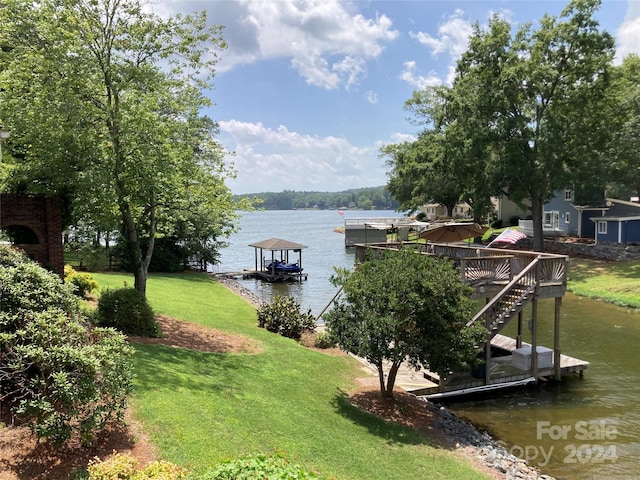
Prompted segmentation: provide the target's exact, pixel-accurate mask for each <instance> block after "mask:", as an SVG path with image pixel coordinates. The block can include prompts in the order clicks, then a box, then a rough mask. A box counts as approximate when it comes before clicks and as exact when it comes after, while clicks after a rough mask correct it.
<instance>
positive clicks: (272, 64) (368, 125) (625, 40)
mask: <svg viewBox="0 0 640 480" xmlns="http://www.w3.org/2000/svg"><path fill="white" fill-rule="evenodd" d="M566 4H567V2H565V1H556V0H547V1H539V0H538V1H516V0H510V1H506V0H504V1H489V0H486V1H478V0H466V1H460V0H457V1H455V0H452V1H433V0H423V1H418V0H415V1H333V0H304V1H285V0H216V1H213V0H200V1H197V0H156V2H154V4H153V5H154V7H153V8H154V10H156V12H157V13H160V14H163V15H164V14H168V13H178V12H180V13H190V12H195V11H201V10H207V11H208V17H209V21H210V22H211V23H214V24H218V25H224V26H225V30H224V38H225V41H226V42H227V43H228V44H229V48H228V49H226V50H224V51H222V52H221V53H220V55H219V57H220V61H219V63H218V68H217V72H216V77H215V83H216V89H215V90H214V91H212V92H211V98H212V100H213V101H214V102H215V107H213V108H211V109H210V110H208V111H207V112H206V113H207V114H208V115H209V116H210V117H211V118H213V119H214V120H216V121H217V122H219V124H220V135H219V140H220V141H221V143H222V144H223V145H224V146H225V147H226V148H227V149H228V150H229V151H233V152H235V155H233V156H229V157H228V161H230V162H233V164H234V166H235V169H236V171H237V178H235V179H229V180H228V181H227V185H228V186H229V187H230V188H231V190H232V191H233V193H236V194H241V193H257V192H266V191H270V192H280V191H282V190H296V191H302V190H304V191H341V190H346V189H349V188H361V187H372V186H380V185H384V184H386V181H387V177H386V173H387V167H386V166H385V165H384V160H383V159H381V158H380V157H379V148H380V146H382V145H384V144H388V143H399V142H401V141H403V140H405V139H410V138H412V136H414V135H415V134H416V133H417V131H418V127H416V126H414V125H412V124H411V123H409V122H408V121H407V116H408V114H407V112H405V111H404V110H403V104H404V102H405V101H406V100H407V99H408V98H410V97H411V94H412V92H413V91H414V90H416V89H421V88H424V86H426V85H436V84H443V83H444V84H447V83H448V82H449V81H450V79H451V75H452V69H453V67H454V66H455V62H456V60H457V59H458V58H459V56H460V54H461V53H462V52H464V51H465V50H466V45H467V40H468V36H469V34H470V32H471V26H472V25H473V24H474V23H475V22H478V23H480V24H481V25H482V24H486V22H487V19H488V18H489V17H490V16H491V15H493V14H494V13H498V14H500V15H502V16H504V17H506V18H508V19H509V20H510V21H511V22H512V24H513V25H514V26H518V25H521V24H522V23H526V22H533V23H535V22H536V21H537V20H539V19H540V18H541V17H542V16H543V15H544V14H545V13H548V14H550V15H558V14H559V13H560V12H561V11H562V9H563V8H564V7H565V6H566ZM597 18H598V20H599V22H600V25H601V27H602V28H604V29H606V30H607V31H608V32H609V33H611V34H612V35H614V36H615V38H616V48H617V58H616V61H617V62H619V61H620V59H621V58H623V57H624V56H625V55H627V54H629V53H640V0H604V1H603V3H602V6H601V7H600V10H599V12H598V14H597Z"/></svg>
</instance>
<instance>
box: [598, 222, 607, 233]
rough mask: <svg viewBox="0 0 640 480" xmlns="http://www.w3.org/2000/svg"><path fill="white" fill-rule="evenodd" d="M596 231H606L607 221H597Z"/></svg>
mask: <svg viewBox="0 0 640 480" xmlns="http://www.w3.org/2000/svg"><path fill="white" fill-rule="evenodd" d="M598 233H607V222H598Z"/></svg>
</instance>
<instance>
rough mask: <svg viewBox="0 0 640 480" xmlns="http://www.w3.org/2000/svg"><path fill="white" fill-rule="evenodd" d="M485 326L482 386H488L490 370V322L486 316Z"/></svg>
mask: <svg viewBox="0 0 640 480" xmlns="http://www.w3.org/2000/svg"><path fill="white" fill-rule="evenodd" d="M485 326H486V328H487V342H486V343H485V345H484V384H485V385H489V383H490V382H491V375H490V373H489V371H490V370H491V338H490V336H491V330H490V328H491V320H490V319H489V315H488V314H487V318H486V320H485Z"/></svg>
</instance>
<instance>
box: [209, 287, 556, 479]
mask: <svg viewBox="0 0 640 480" xmlns="http://www.w3.org/2000/svg"><path fill="white" fill-rule="evenodd" d="M215 278H216V280H217V281H218V282H220V283H221V284H222V285H224V286H226V287H227V288H229V289H230V290H231V291H233V292H234V293H236V294H237V295H239V296H241V297H242V298H244V299H245V300H246V301H247V302H249V303H250V304H251V305H253V306H254V307H256V308H260V306H261V305H262V304H263V303H264V302H263V301H262V300H261V299H260V298H259V297H258V296H257V295H255V294H254V293H253V292H252V291H250V290H248V289H247V288H245V287H243V286H242V285H241V284H240V282H238V281H237V280H235V279H234V278H232V277H226V276H222V275H216V276H215ZM425 408H428V409H430V410H431V411H432V412H433V413H434V414H435V417H436V419H437V420H436V427H437V428H438V429H439V431H440V432H442V433H443V435H444V436H445V439H446V441H447V443H448V444H449V445H451V447H452V448H454V449H455V450H457V451H460V452H461V453H462V454H463V455H465V456H467V457H469V458H473V459H474V460H476V461H478V462H479V463H481V464H482V465H484V466H485V467H487V468H488V469H489V470H490V471H492V472H495V474H496V476H495V478H500V479H506V480H554V478H553V477H551V476H549V475H545V474H543V473H541V472H540V470H539V469H538V468H536V467H533V466H530V465H528V464H527V462H526V461H525V460H524V459H522V458H518V457H516V456H515V455H512V454H511V453H509V452H508V451H507V450H506V449H505V448H504V447H503V446H502V445H500V444H499V443H498V442H497V441H495V440H494V439H493V438H491V436H490V435H489V434H488V433H486V432H480V431H479V430H478V429H477V428H476V427H475V426H474V425H472V424H471V423H469V422H467V421H465V420H463V419H461V418H459V417H458V416H456V415H455V414H454V413H453V412H451V411H449V410H447V409H446V408H445V407H443V406H440V405H437V404H434V403H431V402H428V401H425Z"/></svg>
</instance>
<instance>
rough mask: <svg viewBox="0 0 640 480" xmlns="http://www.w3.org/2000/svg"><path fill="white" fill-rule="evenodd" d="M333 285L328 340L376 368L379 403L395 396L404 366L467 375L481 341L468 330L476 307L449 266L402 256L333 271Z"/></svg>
mask: <svg viewBox="0 0 640 480" xmlns="http://www.w3.org/2000/svg"><path fill="white" fill-rule="evenodd" d="M333 281H334V283H335V284H336V285H340V286H341V287H342V288H343V294H342V296H341V297H339V298H338V300H337V302H336V305H335V306H334V308H333V309H332V310H331V311H329V312H328V313H327V314H325V320H326V322H327V324H328V328H329V332H330V335H331V336H332V338H333V339H334V340H336V341H337V343H338V344H339V345H340V346H341V348H342V349H344V350H346V351H348V352H350V353H353V354H354V355H357V356H359V357H362V358H365V359H366V360H367V361H369V362H370V363H371V364H372V365H375V367H376V368H377V370H378V377H379V380H380V393H381V394H382V396H385V397H392V396H393V387H394V384H395V380H396V375H397V372H398V369H399V368H400V365H401V364H402V363H403V362H405V361H406V362H408V363H409V364H410V365H411V366H413V367H415V368H416V369H418V368H420V367H421V366H422V367H426V368H429V369H430V370H431V371H434V372H438V373H440V374H441V375H443V376H445V375H446V374H447V373H448V372H450V371H461V370H463V369H465V368H468V367H469V365H470V362H471V361H472V360H473V359H474V358H475V355H476V353H477V350H476V349H477V346H478V345H480V344H482V342H483V341H484V340H485V339H486V336H487V331H486V330H485V329H484V327H483V326H481V325H480V326H478V325H473V326H470V327H467V326H466V323H467V321H468V320H469V319H470V318H471V316H472V312H473V306H474V304H473V302H472V301H471V300H469V298H468V297H467V295H468V293H469V290H468V287H466V286H465V285H464V284H463V283H462V282H461V279H460V272H459V271H458V270H457V269H456V268H455V267H454V266H453V264H452V263H451V262H450V261H447V260H442V259H436V258H433V257H429V256H426V255H420V254H418V253H416V252H414V251H413V250H411V249H409V248H404V249H401V250H400V251H398V252H385V253H384V254H382V255H381V256H380V257H377V258H371V259H368V260H367V261H365V262H364V263H363V264H361V265H359V266H358V267H357V268H356V270H355V271H353V272H350V271H348V270H345V269H342V270H338V271H337V273H336V275H334V277H333ZM385 370H387V378H386V381H385Z"/></svg>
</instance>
